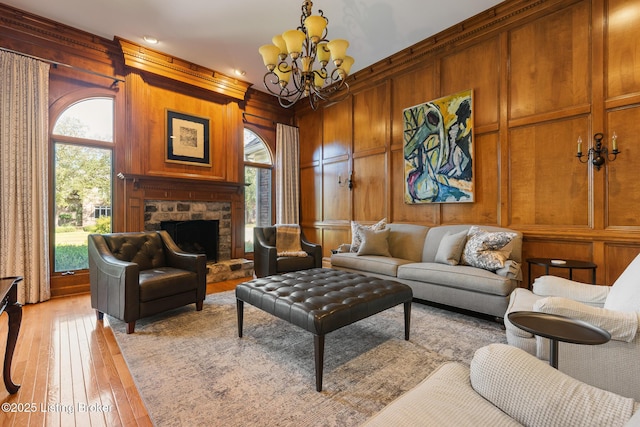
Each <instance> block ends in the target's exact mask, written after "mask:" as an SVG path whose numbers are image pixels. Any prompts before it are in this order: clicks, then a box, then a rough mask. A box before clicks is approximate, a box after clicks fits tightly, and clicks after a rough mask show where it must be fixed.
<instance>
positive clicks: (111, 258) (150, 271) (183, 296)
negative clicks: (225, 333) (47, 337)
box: [89, 231, 207, 334]
mask: <svg viewBox="0 0 640 427" xmlns="http://www.w3.org/2000/svg"><path fill="white" fill-rule="evenodd" d="M206 269H207V267H206V257H205V255H202V254H190V253H186V252H182V251H181V250H180V248H178V246H177V245H176V244H175V243H174V241H173V240H172V239H171V237H170V236H169V234H168V233H167V232H166V231H151V232H139V233H111V234H90V235H89V275H90V281H91V307H92V308H94V309H95V310H96V315H97V318H98V320H101V319H102V318H103V315H104V313H106V314H108V315H110V316H113V317H115V318H117V319H120V320H122V321H124V322H126V323H127V333H128V334H131V333H133V331H134V329H135V324H136V320H138V319H141V318H143V317H147V316H151V315H154V314H157V313H160V312H163V311H166V310H170V309H173V308H176V307H181V306H183V305H186V304H190V303H196V310H198V311H200V310H202V304H203V302H204V299H205V297H206V290H207V284H206V277H207V276H206Z"/></svg>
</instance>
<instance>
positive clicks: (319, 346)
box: [313, 335, 324, 391]
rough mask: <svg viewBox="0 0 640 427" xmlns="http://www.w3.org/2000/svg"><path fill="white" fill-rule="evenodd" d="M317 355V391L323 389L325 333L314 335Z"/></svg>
mask: <svg viewBox="0 0 640 427" xmlns="http://www.w3.org/2000/svg"><path fill="white" fill-rule="evenodd" d="M313 346H314V348H315V355H316V391H322V367H323V364H324V335H314V336H313Z"/></svg>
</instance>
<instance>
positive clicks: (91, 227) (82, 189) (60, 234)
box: [54, 143, 112, 272]
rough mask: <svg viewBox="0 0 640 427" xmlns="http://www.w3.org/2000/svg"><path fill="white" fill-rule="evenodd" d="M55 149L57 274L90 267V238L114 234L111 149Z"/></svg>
mask: <svg viewBox="0 0 640 427" xmlns="http://www.w3.org/2000/svg"><path fill="white" fill-rule="evenodd" d="M54 150H55V165H54V167H55V176H54V178H55V216H54V221H55V234H54V239H55V240H54V243H55V253H54V259H55V271H56V272H59V271H70V270H80V269H85V268H89V261H88V255H87V236H88V235H89V233H109V232H110V231H111V169H112V168H111V162H112V159H111V152H112V151H111V150H110V149H103V148H94V147H90V146H84V145H74V144H61V143H57V144H55V146H54Z"/></svg>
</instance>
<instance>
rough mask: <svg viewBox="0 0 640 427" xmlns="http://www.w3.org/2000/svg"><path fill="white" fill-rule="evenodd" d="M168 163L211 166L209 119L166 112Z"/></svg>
mask: <svg viewBox="0 0 640 427" xmlns="http://www.w3.org/2000/svg"><path fill="white" fill-rule="evenodd" d="M166 117H167V123H166V129H167V131H166V140H167V144H166V145H167V157H166V161H167V162H169V163H182V164H188V165H192V166H211V157H210V156H211V154H210V153H211V147H210V137H209V136H210V129H209V119H208V118H206V117H198V116H193V115H190V114H185V113H179V112H177V111H171V110H169V109H167V110H166Z"/></svg>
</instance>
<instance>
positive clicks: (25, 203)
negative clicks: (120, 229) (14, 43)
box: [0, 50, 51, 303]
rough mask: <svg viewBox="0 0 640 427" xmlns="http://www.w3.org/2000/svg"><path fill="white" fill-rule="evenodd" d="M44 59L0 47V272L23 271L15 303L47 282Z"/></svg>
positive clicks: (39, 293)
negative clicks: (11, 51) (3, 49)
mask: <svg viewBox="0 0 640 427" xmlns="http://www.w3.org/2000/svg"><path fill="white" fill-rule="evenodd" d="M48 102H49V64H47V63H44V62H41V61H38V60H35V59H31V58H27V57H24V56H21V55H17V54H14V53H10V52H5V51H2V50H0V112H1V114H0V276H3V277H4V276H23V277H24V281H22V282H21V283H20V285H19V287H18V301H19V302H20V303H35V302H40V301H45V300H47V299H49V297H50V296H51V293H50V287H49V239H48V235H49V234H48V233H49V221H48V214H47V204H48V202H47V200H48V184H47V183H48V169H49V168H48V156H49V142H48V128H49V110H48Z"/></svg>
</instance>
